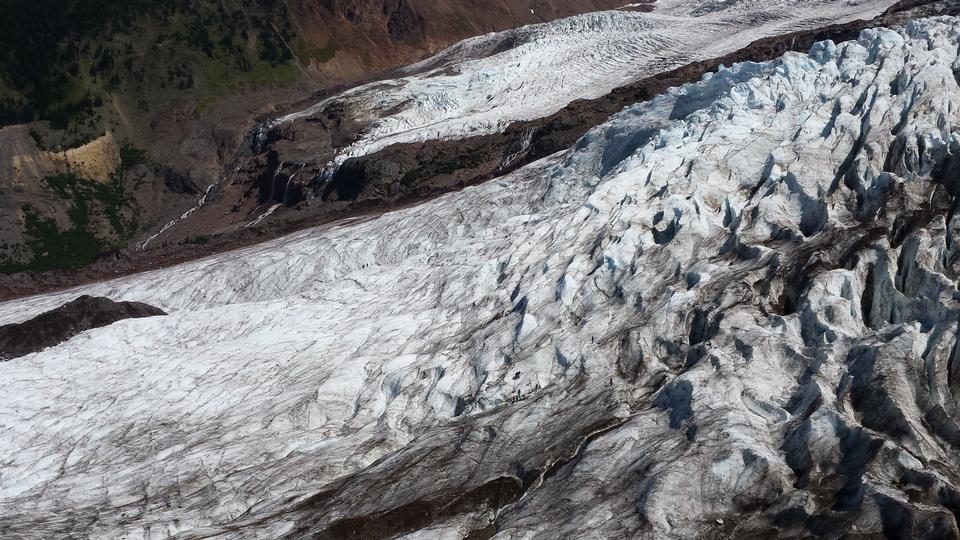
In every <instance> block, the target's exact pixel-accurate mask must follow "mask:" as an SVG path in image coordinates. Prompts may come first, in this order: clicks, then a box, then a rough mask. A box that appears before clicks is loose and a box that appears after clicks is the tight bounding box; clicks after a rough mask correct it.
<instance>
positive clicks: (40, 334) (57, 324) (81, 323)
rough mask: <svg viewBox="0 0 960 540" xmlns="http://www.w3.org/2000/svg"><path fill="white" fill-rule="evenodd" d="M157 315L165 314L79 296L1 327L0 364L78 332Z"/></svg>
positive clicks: (144, 306)
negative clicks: (124, 320) (44, 311)
mask: <svg viewBox="0 0 960 540" xmlns="http://www.w3.org/2000/svg"><path fill="white" fill-rule="evenodd" d="M158 315H166V313H165V312H164V311H163V310H161V309H159V308H155V307H153V306H151V305H148V304H144V303H141V302H114V301H113V300H110V299H109V298H103V297H94V296H86V295H85V296H81V297H79V298H77V299H76V300H74V301H72V302H68V303H66V304H64V305H62V306H60V307H58V308H56V309H52V310H50V311H48V312H46V313H43V314H41V315H38V316H36V317H34V318H32V319H30V320H29V321H26V322H23V323H16V324H8V325H4V326H0V361H4V360H12V359H14V358H18V357H21V356H24V355H27V354H30V353H34V352H39V351H42V350H43V349H46V348H47V347H53V346H54V345H58V344H60V343H63V342H64V341H67V340H68V339H70V338H72V337H74V336H76V335H77V334H80V333H81V332H86V331H87V330H92V329H94V328H100V327H103V326H108V325H111V324H113V323H115V322H117V321H121V320H123V319H138V318H142V317H155V316H158Z"/></svg>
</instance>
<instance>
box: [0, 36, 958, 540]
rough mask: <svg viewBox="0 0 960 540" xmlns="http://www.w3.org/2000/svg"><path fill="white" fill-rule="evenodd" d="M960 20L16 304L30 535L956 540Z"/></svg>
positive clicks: (13, 491) (14, 399)
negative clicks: (57, 338)
mask: <svg viewBox="0 0 960 540" xmlns="http://www.w3.org/2000/svg"><path fill="white" fill-rule="evenodd" d="M958 49H960V20H958V19H953V18H937V19H928V20H923V21H919V22H913V23H910V24H909V25H907V27H906V28H904V29H901V30H885V29H877V30H868V31H865V32H863V33H862V34H861V36H860V38H859V39H858V40H856V41H852V42H847V43H837V44H835V43H831V42H824V43H820V44H817V45H816V46H815V47H814V48H813V49H812V50H811V52H810V54H796V53H791V54H787V55H786V56H784V57H783V58H782V59H779V60H777V61H773V62H768V63H762V64H738V65H735V66H732V67H730V68H727V69H724V70H721V71H720V72H719V73H717V74H715V75H713V76H709V77H705V78H704V80H702V81H700V82H698V83H696V84H693V85H688V86H685V87H682V88H678V89H674V90H672V91H670V92H667V93H665V94H664V95H662V96H659V97H657V98H655V99H653V100H651V101H649V102H646V103H641V104H637V105H635V106H632V107H630V108H628V109H626V110H625V111H623V112H622V113H620V114H618V115H616V116H615V117H613V118H612V119H611V120H610V121H609V122H607V123H605V124H603V125H600V126H598V127H596V128H595V129H593V130H592V131H590V132H589V133H588V134H587V135H586V136H584V137H583V138H582V139H581V140H580V141H579V142H578V143H577V145H576V146H575V147H574V148H571V149H570V150H569V151H567V152H564V153H560V154H557V155H554V156H551V157H549V158H547V159H544V160H541V161H540V162H537V163H534V164H532V165H530V166H527V167H524V168H522V169H520V170H518V171H516V172H514V173H512V174H510V175H508V176H505V177H503V178H500V179H498V180H495V181H492V182H489V183H486V184H483V185H480V186H476V187H472V188H469V189H465V190H463V191H461V192H458V193H452V194H448V195H445V196H443V197H440V198H438V199H436V200H434V201H431V202H428V203H425V204H423V205H419V206H416V207H413V208H407V209H403V210H398V211H395V212H391V213H388V214H385V215H382V216H379V217H376V218H366V219H358V220H353V221H350V222H347V223H339V224H334V225H331V226H325V227H321V228H316V229H311V230H307V231H303V232H300V233H297V234H294V235H291V236H288V237H285V238H282V239H278V240H275V241H272V242H268V243H265V244H262V245H259V246H255V247H251V248H247V249H244V250H240V251H237V252H232V253H226V254H221V255H217V256H214V257H211V258H209V259H205V260H201V261H195V262H191V263H187V264H183V265H180V266H176V267H172V268H167V269H163V270H157V271H153V272H148V273H145V274H141V275H136V276H130V277H126V278H122V279H117V280H112V281H107V282H103V283H100V284H95V285H90V286H86V287H82V288H80V289H77V290H72V291H65V292H60V293H54V294H47V295H42V296H36V297H32V298H27V299H23V300H18V301H16V302H10V303H6V304H0V322H2V323H10V322H18V321H22V320H25V319H28V318H30V317H32V316H34V315H36V314H38V313H41V312H43V311H46V310H49V309H51V308H53V307H56V306H59V305H60V304H62V303H64V302H65V301H67V300H70V299H72V298H74V297H75V296H77V295H79V294H91V295H96V296H107V297H109V298H112V299H114V300H118V301H119V300H132V301H142V302H147V303H149V304H151V305H155V306H159V307H160V308H162V309H164V310H165V311H166V312H168V314H169V315H167V316H166V317H159V318H155V319H136V320H126V321H122V322H119V323H117V324H114V325H112V326H109V327H106V328H100V329H96V330H92V331H89V332H86V333H84V334H81V335H79V336H77V337H75V338H73V339H71V340H69V341H67V342H65V343H63V344H61V345H59V346H56V347H53V348H50V349H47V350H44V351H42V352H39V353H36V354H31V355H28V356H25V357H22V358H20V359H18V360H16V361H12V362H7V363H3V364H0V430H2V437H0V460H2V463H3V468H2V471H0V509H2V511H0V535H3V536H4V537H16V536H18V535H19V536H31V535H34V536H37V535H45V536H59V535H67V534H72V535H89V536H95V537H124V536H127V537H140V536H144V537H166V536H167V535H169V534H176V535H179V536H181V537H184V538H197V537H216V536H223V537H250V538H253V537H275V536H281V535H289V536H291V537H300V536H305V535H308V534H316V535H318V536H319V537H338V536H343V535H345V534H347V533H354V534H356V535H358V536H360V537H364V536H366V537H371V536H388V537H389V536H401V535H403V534H409V535H411V537H430V538H460V537H463V536H465V535H466V534H467V533H469V532H470V531H478V530H486V531H488V532H491V533H492V532H495V533H496V534H497V537H498V538H521V537H523V538H528V537H548V538H554V537H571V538H574V537H604V538H618V537H650V538H664V537H666V538H690V537H711V536H725V537H744V536H749V535H755V536H760V537H762V536H764V535H766V536H769V535H774V534H781V535H794V536H804V535H809V534H813V535H826V536H840V535H842V534H847V533H850V534H855V533H859V534H864V535H870V534H874V535H878V534H881V533H885V534H901V535H906V536H908V537H909V536H913V537H927V538H930V537H946V538H956V537H958V536H960V533H958V530H957V524H956V519H955V517H954V515H955V512H957V511H960V503H958V502H957V501H960V481H958V480H957V478H958V476H957V466H958V462H960V458H958V454H957V449H958V448H960V426H958V424H957V408H956V405H955V400H956V397H955V396H957V393H958V392H960V386H958V376H957V370H958V369H960V367H958V366H960V363H958V357H960V352H958V351H960V345H958V326H960V291H958V289H957V278H958V274H960V268H958V264H960V262H958V251H957V247H956V239H955V233H956V228H957V227H956V222H955V220H954V219H953V217H954V213H955V211H956V204H955V203H954V201H955V200H956V195H957V193H958V190H960V185H958V183H957V182H958V181H957V179H956V173H957V172H958V171H960V169H958V167H960V165H958V161H957V156H958V155H960V140H958V134H957V133H958V126H960V87H958V83H957V79H958V75H957V74H958V73H960V59H958Z"/></svg>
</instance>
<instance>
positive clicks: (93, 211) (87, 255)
mask: <svg viewBox="0 0 960 540" xmlns="http://www.w3.org/2000/svg"><path fill="white" fill-rule="evenodd" d="M128 152H129V149H128ZM141 157H142V156H141ZM121 178H122V175H121V174H119V173H118V174H117V175H114V177H113V178H111V180H110V181H108V182H102V183H101V182H92V181H89V180H85V179H82V178H79V177H77V176H76V175H74V174H60V175H55V176H48V177H46V178H44V183H45V184H46V186H47V188H48V189H50V190H51V191H53V192H54V193H56V194H57V195H58V196H59V197H60V199H62V200H63V201H64V202H66V203H67V205H68V208H67V216H68V217H69V218H70V226H69V228H67V229H62V228H61V227H60V226H59V225H58V224H57V221H56V220H54V219H51V218H44V217H43V216H41V215H40V214H39V213H38V212H37V211H36V210H35V209H34V208H32V207H30V206H25V207H23V208H21V210H22V211H23V213H24V216H25V224H24V233H25V236H26V238H27V240H26V242H25V244H26V248H27V251H28V252H29V257H27V258H28V259H29V260H28V261H27V262H23V263H21V262H14V261H12V260H9V259H3V258H0V273H6V274H9V273H14V272H22V271H27V270H32V271H37V272H45V271H50V270H72V269H77V268H81V267H83V266H86V265H88V264H90V263H92V262H93V261H94V260H96V258H97V257H98V256H99V255H100V254H102V253H104V252H105V251H108V250H110V249H112V248H115V247H117V246H119V245H120V244H122V243H123V242H124V241H126V240H129V239H130V238H131V237H132V235H133V234H134V233H135V232H136V230H137V227H138V221H139V212H138V209H137V207H136V205H135V204H134V202H133V200H132V199H131V198H130V197H129V196H128V194H127V192H126V190H125V189H124V187H123V183H122V181H121ZM101 217H103V218H106V220H107V222H108V223H109V224H110V227H111V229H112V230H113V234H112V235H110V234H107V235H101V234H98V230H97V227H96V221H98V218H101Z"/></svg>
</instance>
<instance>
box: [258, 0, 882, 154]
mask: <svg viewBox="0 0 960 540" xmlns="http://www.w3.org/2000/svg"><path fill="white" fill-rule="evenodd" d="M894 3H895V0H868V1H867V0H861V1H837V0H812V1H789V0H788V1H784V0H777V1H770V0H764V1H756V0H748V1H739V2H738V1H723V2H719V1H718V2H712V1H704V0H700V1H690V0H660V1H658V2H657V3H656V4H655V6H656V11H654V12H653V13H639V12H634V11H606V12H596V13H588V14H585V15H580V16H575V17H570V18H566V19H561V20H557V21H554V22H550V23H545V24H540V25H532V26H526V27H522V28H519V29H516V30H511V31H506V32H499V33H492V34H488V35H484V36H480V37H476V38H473V39H467V40H465V41H463V42H461V43H458V44H457V45H454V46H453V47H450V48H449V49H447V50H445V51H443V52H441V53H439V54H438V55H436V56H435V57H433V58H430V59H428V60H425V61H423V62H421V63H419V64H415V65H413V66H411V67H409V68H407V70H406V71H407V73H408V74H409V75H407V76H404V77H401V78H397V79H393V80H386V81H380V82H375V83H371V84H367V85H363V86H359V87H356V88H353V89H351V90H348V91H346V92H344V93H342V94H339V95H336V96H332V97H330V98H327V99H324V100H323V101H321V102H319V103H317V104H316V105H314V106H312V107H310V108H308V109H306V110H304V111H300V112H295V113H291V114H289V115H286V116H284V117H281V118H278V119H277V120H276V121H275V122H274V123H273V124H272V125H274V126H276V125H282V124H287V123H291V122H294V121H296V120H299V119H303V118H309V117H312V116H315V115H322V114H323V112H324V111H325V110H326V109H328V108H329V107H331V106H333V105H336V107H337V108H338V109H340V108H345V109H346V110H347V111H348V114H349V115H351V116H353V117H354V118H356V119H357V120H358V121H359V123H360V124H361V125H366V126H367V127H366V128H365V129H364V131H363V132H362V133H361V135H360V136H359V138H358V140H356V141H355V142H354V143H353V144H351V145H349V146H347V147H346V148H343V149H342V150H341V151H340V152H339V154H338V155H337V156H336V157H335V158H334V160H333V161H332V162H331V163H330V164H329V165H328V169H327V170H328V171H333V170H335V169H336V167H338V166H339V165H340V164H342V163H343V162H344V161H346V160H347V159H348V158H350V157H358V156H362V155H367V154H371V153H374V152H377V151H379V150H382V149H384V148H386V147H388V146H390V145H392V144H399V143H412V142H422V141H426V140H434V139H459V138H464V137H472V136H478V135H489V134H493V133H498V132H500V131H502V130H503V129H504V128H505V127H506V126H508V125H510V124H512V123H514V122H517V121H522V120H532V119H536V118H542V117H545V116H549V115H551V114H553V113H555V112H557V111H559V110H560V109H562V108H563V107H565V106H566V105H568V104H569V103H570V102H572V101H574V100H576V99H594V98H599V97H601V96H604V95H606V94H608V93H609V92H610V91H611V90H613V89H614V88H617V87H620V86H624V85H627V84H629V83H631V82H635V81H638V80H640V79H642V78H645V77H648V76H651V75H654V74H656V73H661V72H664V71H668V70H670V69H673V68H676V67H680V66H683V65H686V64H689V63H691V62H695V61H698V60H707V59H710V58H716V57H718V56H722V55H724V54H727V53H730V52H733V51H736V50H738V49H741V48H743V47H745V46H746V45H748V44H749V43H750V42H752V41H754V40H756V39H759V38H762V37H767V36H774V35H780V34H784V33H787V32H795V31H798V30H803V29H807V28H814V27H821V26H825V25H827V24H834V23H842V22H848V21H851V20H855V19H868V20H869V19H871V18H873V17H875V16H877V15H879V14H880V13H882V12H883V11H884V10H885V9H886V8H888V7H890V6H891V5H893V4H894Z"/></svg>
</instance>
